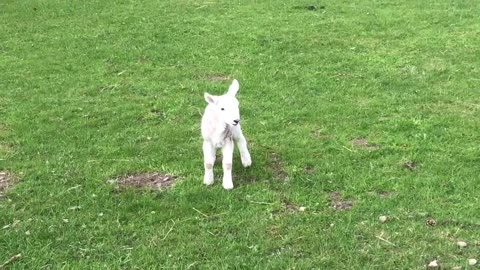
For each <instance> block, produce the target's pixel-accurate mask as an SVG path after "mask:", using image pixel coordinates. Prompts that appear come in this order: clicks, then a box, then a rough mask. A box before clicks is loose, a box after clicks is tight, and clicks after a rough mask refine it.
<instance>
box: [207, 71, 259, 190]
mask: <svg viewBox="0 0 480 270" xmlns="http://www.w3.org/2000/svg"><path fill="white" fill-rule="evenodd" d="M239 88H240V86H239V84H238V81H237V80H233V82H232V84H231V85H230V87H229V88H228V92H227V93H226V94H224V95H222V96H213V95H210V94H209V93H205V100H206V101H207V103H208V105H207V107H206V108H205V113H204V114H203V117H202V137H203V157H204V165H205V176H204V178H203V183H204V184H205V185H211V184H213V164H214V162H215V153H216V150H217V149H218V148H222V156H223V160H222V167H223V183H222V186H223V188H224V189H227V190H228V189H232V188H233V182H232V159H233V140H235V142H236V143H237V146H238V148H239V150H240V157H241V160H242V165H243V166H244V167H248V166H250V165H251V164H252V160H251V158H250V153H249V152H248V148H247V141H246V140H245V137H244V136H243V133H242V129H241V128H240V111H239V108H238V105H239V102H238V100H237V98H236V97H235V95H236V94H237V92H238V89H239Z"/></svg>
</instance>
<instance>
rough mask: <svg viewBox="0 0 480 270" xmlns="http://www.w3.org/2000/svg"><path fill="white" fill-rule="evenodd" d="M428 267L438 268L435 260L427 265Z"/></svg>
mask: <svg viewBox="0 0 480 270" xmlns="http://www.w3.org/2000/svg"><path fill="white" fill-rule="evenodd" d="M428 267H431V268H437V267H438V262H437V260H433V261H431V262H430V263H429V264H428Z"/></svg>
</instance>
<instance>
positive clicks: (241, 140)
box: [235, 127, 252, 167]
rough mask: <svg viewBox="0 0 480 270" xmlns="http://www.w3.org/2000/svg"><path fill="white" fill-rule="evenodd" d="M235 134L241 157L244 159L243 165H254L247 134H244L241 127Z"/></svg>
mask: <svg viewBox="0 0 480 270" xmlns="http://www.w3.org/2000/svg"><path fill="white" fill-rule="evenodd" d="M235 135H236V136H235V139H236V141H237V146H238V150H239V151H240V158H241V159H242V165H243V167H248V166H250V165H252V158H251V157H250V152H248V148H247V140H246V139H245V136H243V133H242V130H241V129H240V127H239V129H238V131H237V132H236V134H235Z"/></svg>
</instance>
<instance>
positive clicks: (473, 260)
mask: <svg viewBox="0 0 480 270" xmlns="http://www.w3.org/2000/svg"><path fill="white" fill-rule="evenodd" d="M475 264H477V260H476V259H468V265H470V266H474V265H475Z"/></svg>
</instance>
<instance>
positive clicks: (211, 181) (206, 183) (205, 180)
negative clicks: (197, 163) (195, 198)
mask: <svg viewBox="0 0 480 270" xmlns="http://www.w3.org/2000/svg"><path fill="white" fill-rule="evenodd" d="M203 183H204V184H205V185H207V186H211V185H213V179H208V178H204V179H203Z"/></svg>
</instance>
